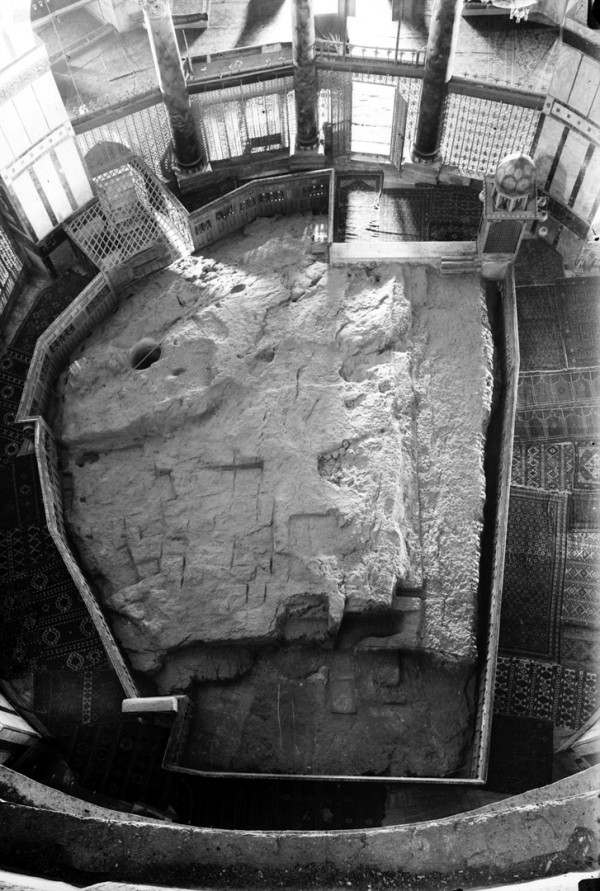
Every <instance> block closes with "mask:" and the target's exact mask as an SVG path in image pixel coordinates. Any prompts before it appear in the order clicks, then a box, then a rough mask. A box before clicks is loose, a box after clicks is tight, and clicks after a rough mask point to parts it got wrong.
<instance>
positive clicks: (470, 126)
mask: <svg viewBox="0 0 600 891" xmlns="http://www.w3.org/2000/svg"><path fill="white" fill-rule="evenodd" d="M539 117H540V112H539V111H538V110H537V109H534V108H522V107H521V106H519V105H506V104H505V103H504V102H496V101H494V100H491V99H479V98H476V97H474V96H462V95H458V94H455V93H452V94H450V95H449V96H448V100H447V103H446V115H445V119H444V132H443V135H442V142H441V150H442V155H443V158H444V162H445V163H446V164H448V165H449V166H452V167H458V168H459V170H461V171H463V172H464V173H469V174H475V175H481V174H484V173H493V172H494V171H495V169H496V167H497V166H498V164H499V162H500V161H501V160H502V158H504V157H506V155H510V154H512V153H513V152H517V151H518V152H525V153H526V154H529V153H530V152H531V146H532V143H533V138H534V136H535V131H536V127H537V124H538V120H539Z"/></svg>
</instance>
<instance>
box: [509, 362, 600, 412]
mask: <svg viewBox="0 0 600 891" xmlns="http://www.w3.org/2000/svg"><path fill="white" fill-rule="evenodd" d="M598 402H600V368H577V369H569V370H564V371H546V372H542V373H538V372H533V373H532V372H529V373H525V374H520V375H519V384H518V396H517V404H518V406H519V408H520V409H525V408H534V407H537V406H549V405H551V406H558V405H561V406H566V405H585V404H586V403H589V404H591V405H595V404H597V403H598Z"/></svg>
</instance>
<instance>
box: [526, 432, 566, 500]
mask: <svg viewBox="0 0 600 891" xmlns="http://www.w3.org/2000/svg"><path fill="white" fill-rule="evenodd" d="M574 476H575V447H574V445H573V443H572V442H556V443H554V442H549V443H546V442H515V443H514V446H513V457H512V470H511V485H513V486H524V487H526V488H529V489H546V490H548V491H554V490H556V491H559V492H571V491H572V489H573V483H574Z"/></svg>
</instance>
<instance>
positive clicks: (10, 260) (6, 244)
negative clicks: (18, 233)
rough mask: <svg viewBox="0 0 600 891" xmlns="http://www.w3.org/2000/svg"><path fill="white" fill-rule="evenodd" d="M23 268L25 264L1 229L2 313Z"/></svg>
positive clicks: (0, 297)
mask: <svg viewBox="0 0 600 891" xmlns="http://www.w3.org/2000/svg"><path fill="white" fill-rule="evenodd" d="M22 268H23V262H22V261H21V259H20V258H19V256H18V255H17V254H16V253H15V251H14V249H13V246H12V243H11V241H10V239H9V237H8V236H7V235H6V233H5V232H4V230H3V229H2V228H0V312H1V311H2V310H3V309H4V307H5V306H6V303H7V301H8V298H9V297H10V295H11V293H12V290H13V288H14V286H15V282H16V281H17V277H18V275H19V273H20V271H21V270H22Z"/></svg>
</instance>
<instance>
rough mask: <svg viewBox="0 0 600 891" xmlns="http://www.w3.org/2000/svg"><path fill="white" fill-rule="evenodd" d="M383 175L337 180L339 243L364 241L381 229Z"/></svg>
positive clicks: (336, 236) (337, 236)
mask: <svg viewBox="0 0 600 891" xmlns="http://www.w3.org/2000/svg"><path fill="white" fill-rule="evenodd" d="M382 184H383V179H382V177H381V175H371V176H356V175H354V176H340V177H339V178H338V180H337V193H338V194H337V198H338V200H337V213H336V232H335V238H336V241H352V240H356V241H359V240H360V241H362V240H363V239H368V238H371V237H373V235H372V234H370V233H371V230H373V227H375V229H378V226H379V196H380V194H381V189H382Z"/></svg>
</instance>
